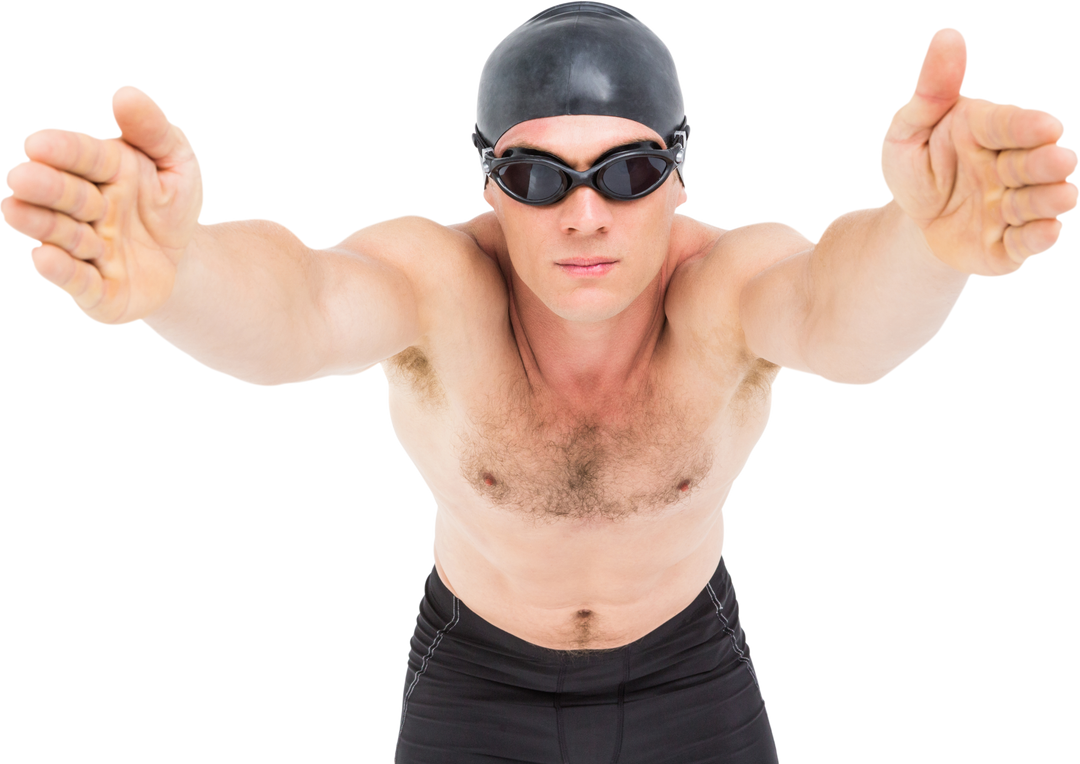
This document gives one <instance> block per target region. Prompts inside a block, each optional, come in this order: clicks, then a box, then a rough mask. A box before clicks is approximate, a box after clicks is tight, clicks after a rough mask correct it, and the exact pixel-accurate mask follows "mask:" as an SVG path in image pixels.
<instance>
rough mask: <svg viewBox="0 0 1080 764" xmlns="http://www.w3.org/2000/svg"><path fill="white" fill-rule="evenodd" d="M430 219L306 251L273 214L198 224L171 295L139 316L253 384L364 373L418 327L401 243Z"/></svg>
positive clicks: (429, 229) (411, 240) (429, 230)
mask: <svg viewBox="0 0 1080 764" xmlns="http://www.w3.org/2000/svg"><path fill="white" fill-rule="evenodd" d="M438 228H440V227H439V226H436V224H434V223H431V222H428V221H424V220H419V219H415V218H413V219H410V218H405V219H401V220H394V221H389V222H387V223H382V224H379V225H376V226H372V227H371V228H367V229H364V230H362V231H360V232H358V233H356V234H354V235H353V236H351V237H350V238H349V239H347V240H346V241H345V242H343V243H342V244H341V245H339V246H337V247H334V248H331V249H327V250H312V249H309V248H308V247H306V246H304V244H303V243H301V242H300V240H299V239H297V238H296V237H295V236H293V235H292V234H291V233H290V232H289V231H287V230H286V229H285V228H283V227H281V226H279V225H277V224H275V223H268V222H265V221H246V222H241V223H223V224H221V225H215V226H205V227H203V226H200V227H199V228H198V229H197V230H196V232H195V235H194V237H193V239H192V242H191V245H190V246H189V248H188V250H187V252H186V253H185V255H184V257H183V259H182V260H181V262H180V265H179V267H178V269H177V274H176V282H175V285H174V288H173V291H172V294H171V295H170V296H169V298H168V300H167V301H166V302H165V304H164V305H162V306H161V308H159V309H158V310H156V311H155V312H154V313H152V314H150V315H149V316H147V317H146V319H145V320H146V323H148V324H149V325H150V326H151V327H153V329H154V330H155V331H157V332H158V333H159V334H161V335H162V336H163V337H164V338H165V339H167V340H169V342H171V343H173V344H174V345H176V346H177V347H179V348H180V349H181V350H183V351H184V352H186V353H188V354H189V355H191V356H193V357H194V358H196V359H197V360H199V361H201V362H202V363H205V364H206V365H207V366H210V367H212V368H214V369H218V370H219V371H223V372H225V373H227V374H231V375H232V376H235V377H238V378H240V379H243V380H246V381H249V382H254V383H257V384H280V383H283V382H298V381H301V380H305V379H312V378H314V377H320V376H325V375H328V374H345V373H350V372H358V371H362V370H363V369H366V368H368V367H370V366H372V365H374V364H376V363H378V362H379V361H382V360H383V359H385V358H388V357H390V356H392V355H394V354H396V353H398V352H400V351H401V350H404V349H405V348H406V347H408V346H409V345H410V344H412V343H413V342H414V341H415V340H416V339H417V337H418V336H419V335H420V332H421V329H420V326H421V324H420V315H419V310H418V303H417V298H416V294H415V289H414V284H413V281H412V279H410V277H409V275H408V273H407V271H408V270H409V268H408V261H409V259H410V258H409V252H407V251H403V250H407V249H408V248H409V247H410V246H412V245H413V244H415V243H417V241H418V240H423V239H425V238H432V235H433V234H435V233H436V232H435V230H433V229H438ZM425 234H427V236H425ZM431 243H432V244H434V243H435V242H431Z"/></svg>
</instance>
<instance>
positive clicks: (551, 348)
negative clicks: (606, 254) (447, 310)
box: [510, 266, 670, 414]
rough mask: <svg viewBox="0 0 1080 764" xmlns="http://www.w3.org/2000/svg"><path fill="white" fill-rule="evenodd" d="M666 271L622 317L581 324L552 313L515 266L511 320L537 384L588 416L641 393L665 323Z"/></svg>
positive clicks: (663, 270)
mask: <svg viewBox="0 0 1080 764" xmlns="http://www.w3.org/2000/svg"><path fill="white" fill-rule="evenodd" d="M667 270H668V269H667V267H666V266H665V267H664V268H663V269H662V270H661V271H660V272H659V273H658V274H657V275H656V278H655V279H654V280H653V281H652V282H651V283H650V284H649V286H648V287H647V288H646V289H645V290H644V291H643V292H642V293H641V294H640V295H638V297H637V298H636V299H635V300H634V301H633V302H632V303H631V304H630V305H629V306H627V308H626V309H625V310H623V311H621V312H620V313H618V314H617V315H615V316H612V317H611V318H608V319H605V320H603V321H596V322H581V321H569V320H567V319H564V318H561V317H560V316H558V315H556V314H555V313H553V312H552V311H551V310H550V309H549V308H548V307H547V306H546V305H544V303H543V302H542V301H541V300H540V299H539V298H538V297H537V296H536V295H535V294H533V293H532V291H531V290H529V288H528V287H527V286H525V285H524V283H522V282H521V280H520V279H519V278H518V277H517V275H516V274H515V273H513V271H512V269H511V279H512V285H511V289H510V320H511V323H512V325H513V328H514V335H515V337H516V338H517V345H518V350H519V352H520V353H521V358H522V362H523V363H524V365H525V370H526V372H527V373H528V375H529V380H530V383H531V384H532V386H533V388H534V389H535V388H537V387H540V388H541V389H542V390H543V391H544V393H545V394H546V395H548V396H551V398H552V400H553V402H554V403H556V404H557V405H559V406H560V407H566V408H569V409H571V410H573V411H576V412H579V413H583V414H601V413H603V412H607V411H610V410H612V408H613V404H612V402H613V401H617V400H620V399H622V400H625V396H626V395H627V394H628V393H629V394H634V393H637V392H639V391H640V390H641V389H642V386H643V385H644V383H645V381H646V380H647V378H648V371H649V368H650V365H651V360H652V356H653V351H654V349H655V347H656V343H657V340H658V339H659V337H660V332H661V330H662V329H663V326H664V294H665V292H666V287H667V283H668V280H669V277H670V274H669V273H667Z"/></svg>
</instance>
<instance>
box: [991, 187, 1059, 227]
mask: <svg viewBox="0 0 1080 764" xmlns="http://www.w3.org/2000/svg"><path fill="white" fill-rule="evenodd" d="M1075 206H1076V186H1074V185H1073V184H1072V183H1054V184H1052V185H1046V186H1025V187H1024V188H1019V189H1014V188H1010V189H1007V190H1006V191H1005V195H1004V196H1003V197H1002V199H1001V213H1002V219H1003V221H1004V222H1005V223H1007V224H1008V225H1011V226H1019V225H1023V224H1024V223H1027V222H1028V221H1031V220H1042V219H1049V218H1056V217H1057V216H1058V215H1061V214H1063V213H1065V212H1068V211H1069V210H1071V209H1072V208H1073V207H1075Z"/></svg>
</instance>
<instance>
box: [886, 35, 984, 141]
mask: <svg viewBox="0 0 1080 764" xmlns="http://www.w3.org/2000/svg"><path fill="white" fill-rule="evenodd" d="M966 66H967V48H966V46H965V45H964V38H963V36H962V35H961V34H960V33H959V32H957V31H956V30H955V29H942V30H941V31H939V32H938V33H937V34H935V35H934V39H933V40H931V41H930V48H929V49H928V50H927V51H926V58H925V59H924V60H923V65H922V70H921V71H920V72H919V83H918V84H917V85H916V86H915V95H914V96H912V97H911V100H910V101H909V102H908V104H907V105H906V106H904V107H903V108H902V109H900V111H899V112H897V114H896V119H895V120H894V129H895V130H896V134H895V135H894V136H893V137H894V139H896V140H907V139H909V138H911V137H913V136H915V135H916V134H918V133H920V132H922V131H925V130H927V129H928V128H931V127H933V126H934V125H936V124H937V123H938V122H940V121H941V118H942V117H944V116H945V114H946V113H947V112H948V111H949V109H951V108H952V107H953V106H954V105H955V104H956V102H957V100H958V99H959V98H960V84H961V83H962V82H963V81H964V69H965V67H966Z"/></svg>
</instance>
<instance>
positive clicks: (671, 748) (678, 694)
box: [395, 560, 776, 764]
mask: <svg viewBox="0 0 1080 764" xmlns="http://www.w3.org/2000/svg"><path fill="white" fill-rule="evenodd" d="M424 591H425V594H424V599H423V600H422V601H421V603H420V615H419V616H418V617H417V619H416V632H415V634H414V635H413V638H412V645H411V650H410V651H409V669H408V671H407V672H406V676H405V695H404V701H403V703H402V710H401V729H400V733H399V736H398V745H397V756H396V759H395V761H396V762H397V764H495V762H500V763H501V764H510V763H511V762H515V763H516V762H527V763H528V764H770V763H775V762H776V747H775V745H774V743H773V737H772V730H771V729H770V727H769V717H768V716H767V715H766V713H765V704H764V702H763V701H762V698H761V692H760V690H759V689H758V683H757V677H756V676H755V674H754V665H753V663H752V662H751V661H750V651H749V648H747V646H746V640H745V637H744V636H743V631H742V628H741V627H740V626H739V606H738V604H737V603H736V601H735V590H734V589H733V588H732V586H731V579H730V578H729V577H728V573H727V569H726V568H725V567H724V562H723V560H721V561H720V564H719V566H718V567H717V568H716V573H714V574H713V577H712V580H711V581H710V582H709V583H708V584H707V585H706V586H705V588H704V589H703V590H702V591H701V593H700V594H699V595H698V596H697V598H696V599H695V600H694V601H693V602H692V603H691V604H690V605H689V606H688V607H687V608H686V609H685V610H683V611H682V612H681V613H679V614H678V615H677V616H675V617H674V618H672V619H671V620H670V621H667V622H666V623H664V624H663V625H661V626H660V627H658V628H657V629H655V630H653V631H652V632H650V633H649V634H646V635H645V636H644V637H642V638H641V639H639V640H637V641H635V642H631V643H630V644H629V645H625V646H624V647H620V648H617V649H614V650H602V651H581V652H568V651H561V650H550V649H547V648H544V647H540V646H538V645H534V644H532V643H530V642H526V641H524V640H522V639H519V638H517V637H515V636H513V635H511V634H508V633H507V632H505V631H502V630H501V629H498V628H496V627H495V626H492V625H491V624H490V623H488V622H487V621H485V620H483V619H482V618H480V617H479V616H477V615H476V614H475V613H473V612H472V611H471V610H469V609H468V608H467V607H465V605H464V603H462V602H461V600H459V599H458V598H457V597H455V596H454V595H453V594H451V593H450V591H449V590H447V588H446V587H445V586H444V585H443V583H442V581H441V580H440V579H439V576H438V574H437V573H436V572H435V571H434V570H432V572H431V575H430V576H429V577H428V580H427V585H426V587H425V590H424Z"/></svg>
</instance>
